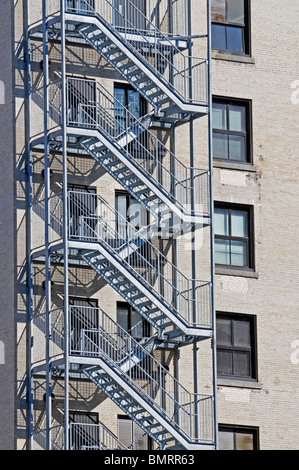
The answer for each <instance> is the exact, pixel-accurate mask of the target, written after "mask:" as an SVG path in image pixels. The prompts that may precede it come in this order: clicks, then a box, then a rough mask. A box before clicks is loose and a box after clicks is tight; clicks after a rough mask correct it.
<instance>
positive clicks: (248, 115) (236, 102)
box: [212, 95, 253, 165]
mask: <svg viewBox="0 0 299 470" xmlns="http://www.w3.org/2000/svg"><path fill="white" fill-rule="evenodd" d="M218 103H219V104H224V105H225V107H226V122H227V126H226V127H227V129H217V128H216V127H215V128H214V125H213V123H212V134H213V136H214V133H217V134H223V135H227V136H230V135H235V136H244V137H245V151H246V159H245V160H235V159H232V158H229V155H228V158H220V157H215V156H214V152H213V160H214V161H217V162H226V163H235V164H242V165H252V164H253V158H252V100H247V99H243V98H233V97H224V96H218V95H215V96H213V99H212V110H213V105H214V104H218ZM230 106H242V107H244V109H245V131H244V132H243V131H232V130H230V129H229V122H230V121H229V107H230Z"/></svg>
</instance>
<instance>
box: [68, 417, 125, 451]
mask: <svg viewBox="0 0 299 470" xmlns="http://www.w3.org/2000/svg"><path fill="white" fill-rule="evenodd" d="M70 450H127V448H126V447H125V446H124V445H123V444H122V443H121V442H120V441H119V440H118V439H117V437H116V436H115V435H114V434H113V433H112V432H111V431H109V429H107V428H106V426H104V425H103V424H100V423H99V424H90V423H70Z"/></svg>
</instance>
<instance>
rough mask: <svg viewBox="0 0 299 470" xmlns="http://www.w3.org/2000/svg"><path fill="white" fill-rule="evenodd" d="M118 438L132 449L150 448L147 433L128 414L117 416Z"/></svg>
mask: <svg viewBox="0 0 299 470" xmlns="http://www.w3.org/2000/svg"><path fill="white" fill-rule="evenodd" d="M117 422H118V439H119V441H120V442H121V443H122V444H123V445H124V446H126V447H130V446H131V445H132V444H133V445H132V447H131V448H132V449H133V450H151V439H150V438H149V437H148V435H147V433H146V432H145V431H143V429H142V428H141V427H140V426H138V424H136V423H134V421H132V420H131V419H130V418H129V417H128V416H118V417H117Z"/></svg>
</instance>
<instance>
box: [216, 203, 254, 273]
mask: <svg viewBox="0 0 299 470" xmlns="http://www.w3.org/2000/svg"><path fill="white" fill-rule="evenodd" d="M217 208H222V209H228V211H229V233H230V232H231V211H232V210H234V211H238V210H239V211H240V212H241V211H242V212H243V211H246V212H247V213H248V219H247V220H248V237H234V236H232V235H217V234H216V233H214V241H216V240H217V239H218V240H228V241H231V240H233V241H242V242H243V241H246V242H247V260H248V265H246V266H245V265H244V266H237V265H234V264H219V263H216V260H215V266H216V267H221V268H227V269H234V270H235V269H237V270H243V271H244V270H245V271H250V272H252V271H254V270H255V252H254V207H253V206H250V205H245V204H232V203H226V202H215V204H214V210H215V209H217ZM214 251H215V250H214ZM230 255H231V251H230Z"/></svg>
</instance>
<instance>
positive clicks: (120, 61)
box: [66, 0, 207, 119]
mask: <svg viewBox="0 0 299 470" xmlns="http://www.w3.org/2000/svg"><path fill="white" fill-rule="evenodd" d="M66 13H67V14H66V21H67V22H68V24H72V25H73V26H74V30H75V32H77V33H79V34H80V36H81V37H83V38H84V39H85V41H86V42H87V43H88V44H90V45H91V46H92V47H94V48H95V50H96V51H97V52H99V54H101V56H103V57H104V58H105V59H106V61H107V62H109V63H110V64H111V65H112V67H113V68H114V69H116V70H117V71H118V72H119V73H120V74H121V75H122V76H123V78H124V79H125V80H127V81H128V82H129V83H131V85H132V86H134V88H135V89H136V90H137V91H139V93H140V94H141V95H142V96H143V97H144V98H145V99H146V100H147V102H148V103H150V104H151V105H152V107H153V108H154V110H155V113H156V114H157V115H160V116H165V117H167V118H170V117H171V116H174V115H175V114H179V115H180V118H182V116H183V119H184V118H186V116H190V115H193V116H196V115H201V114H205V113H206V112H207V82H206V72H207V64H206V60H205V59H202V58H196V57H191V56H190V55H188V51H187V53H186V52H185V53H184V52H183V51H182V48H179V47H178V46H177V40H176V38H175V37H172V35H169V34H165V33H163V32H162V31H161V30H160V29H159V28H158V27H157V26H156V25H154V24H153V23H152V22H151V20H150V18H149V17H148V16H147V15H146V14H145V12H143V11H141V10H140V9H139V8H138V7H137V6H136V4H135V3H133V2H132V1H131V0H127V1H126V2H124V8H123V10H121V9H120V8H117V5H116V3H115V2H113V1H112V0H104V1H103V2H102V5H101V7H100V10H99V11H95V9H94V6H93V4H92V3H91V2H90V1H89V0H86V1H83V2H81V4H80V5H77V6H76V5H74V6H71V7H69V6H67V7H66ZM140 25H142V28H140ZM73 33H74V31H73ZM182 42H183V41H182ZM185 49H187V47H186V46H185ZM191 77H193V80H192V81H191ZM167 105H168V106H167Z"/></svg>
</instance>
